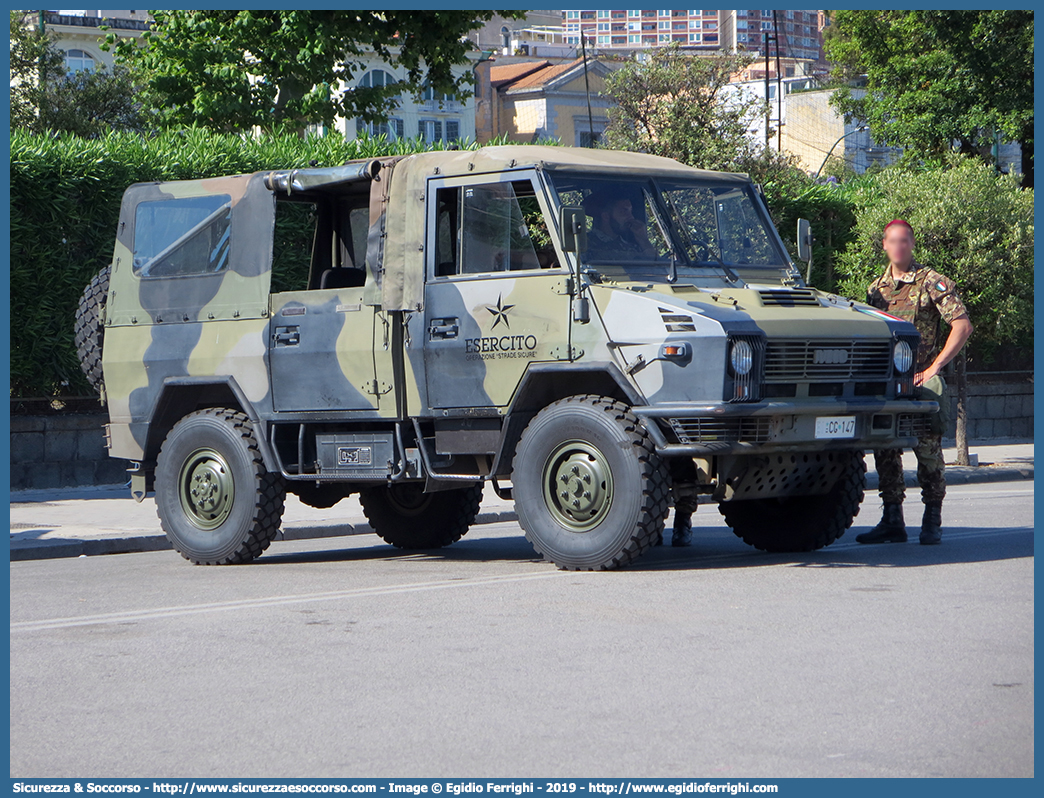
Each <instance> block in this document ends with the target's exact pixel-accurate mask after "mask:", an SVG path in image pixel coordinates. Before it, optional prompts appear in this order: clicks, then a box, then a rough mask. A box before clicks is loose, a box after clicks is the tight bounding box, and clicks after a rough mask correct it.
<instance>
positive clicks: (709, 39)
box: [703, 33, 718, 44]
mask: <svg viewBox="0 0 1044 798" xmlns="http://www.w3.org/2000/svg"><path fill="white" fill-rule="evenodd" d="M703 43H704V44H717V43H718V34H716V33H705V34H703Z"/></svg>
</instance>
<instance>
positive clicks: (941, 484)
mask: <svg viewBox="0 0 1044 798" xmlns="http://www.w3.org/2000/svg"><path fill="white" fill-rule="evenodd" d="M913 451H914V454H915V455H916V456H917V482H918V483H919V484H920V485H921V501H923V502H924V503H925V504H932V503H935V502H938V503H940V504H941V503H942V500H943V498H944V497H945V496H946V464H945V461H944V460H943V448H942V435H926V436H925V437H923V438H921V439H920V440H919V441H917V445H916V446H914V449H913Z"/></svg>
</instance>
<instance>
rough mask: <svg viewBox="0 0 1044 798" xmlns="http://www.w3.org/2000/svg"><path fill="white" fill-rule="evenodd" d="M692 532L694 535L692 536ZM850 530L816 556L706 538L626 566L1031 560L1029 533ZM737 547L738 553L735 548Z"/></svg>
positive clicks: (821, 565)
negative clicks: (894, 536)
mask: <svg viewBox="0 0 1044 798" xmlns="http://www.w3.org/2000/svg"><path fill="white" fill-rule="evenodd" d="M694 531H695V530H694ZM855 535H856V531H855V530H849V531H848V532H847V533H846V534H845V536H844V537H842V538H841V539H840V540H839V541H837V542H835V543H834V544H832V545H831V546H828V547H826V548H823V549H819V550H818V551H810V552H800V553H790V554H769V553H767V552H762V551H757V550H755V549H752V548H750V547H747V546H745V544H743V543H742V542H741V541H739V540H738V539H736V540H734V541H730V540H728V539H726V538H723V536H720V535H714V536H713V537H712V536H710V535H708V536H707V537H706V538H705V539H702V540H701V539H698V536H697V535H695V534H694V535H693V545H692V546H691V547H689V548H686V549H684V550H682V551H680V552H679V551H678V550H672V549H666V550H656V549H654V550H653V551H652V552H651V553H650V554H646V555H645V556H644V557H643V558H642V559H641V560H639V561H637V562H635V563H634V564H633V565H632V566H630V567H631V568H632V569H634V570H653V569H655V570H664V569H669V570H686V569H694V570H703V569H711V568H750V567H763V566H766V565H791V566H795V567H800V568H904V567H918V568H921V567H925V566H931V565H950V564H954V563H973V562H994V561H997V560H1014V559H1021V558H1025V557H1032V556H1033V528H1032V527H964V528H956V529H951V530H945V531H944V533H943V542H942V544H940V545H938V546H922V545H920V544H919V543H918V541H917V532H916V530H915V531H914V533H913V534H912V535H911V536H910V540H909V541H908V542H907V543H886V544H881V545H873V546H871V545H862V544H859V543H856V542H855ZM737 546H738V547H739V548H737Z"/></svg>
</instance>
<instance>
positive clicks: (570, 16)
mask: <svg viewBox="0 0 1044 798" xmlns="http://www.w3.org/2000/svg"><path fill="white" fill-rule="evenodd" d="M566 19H580V12H579V11H566Z"/></svg>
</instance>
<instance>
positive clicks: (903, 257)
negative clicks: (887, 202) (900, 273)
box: [881, 224, 914, 269]
mask: <svg viewBox="0 0 1044 798" xmlns="http://www.w3.org/2000/svg"><path fill="white" fill-rule="evenodd" d="M881 247H882V249H884V251H885V254H886V255H887V256H888V261H889V262H890V263H891V264H892V265H893V266H899V267H900V268H902V269H906V268H909V266H910V263H911V262H912V261H913V250H914V237H913V232H912V231H911V230H910V228H909V227H907V226H906V225H904V224H893V225H892V226H891V227H889V228H888V229H887V230H885V233H884V240H883V241H882V242H881Z"/></svg>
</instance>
